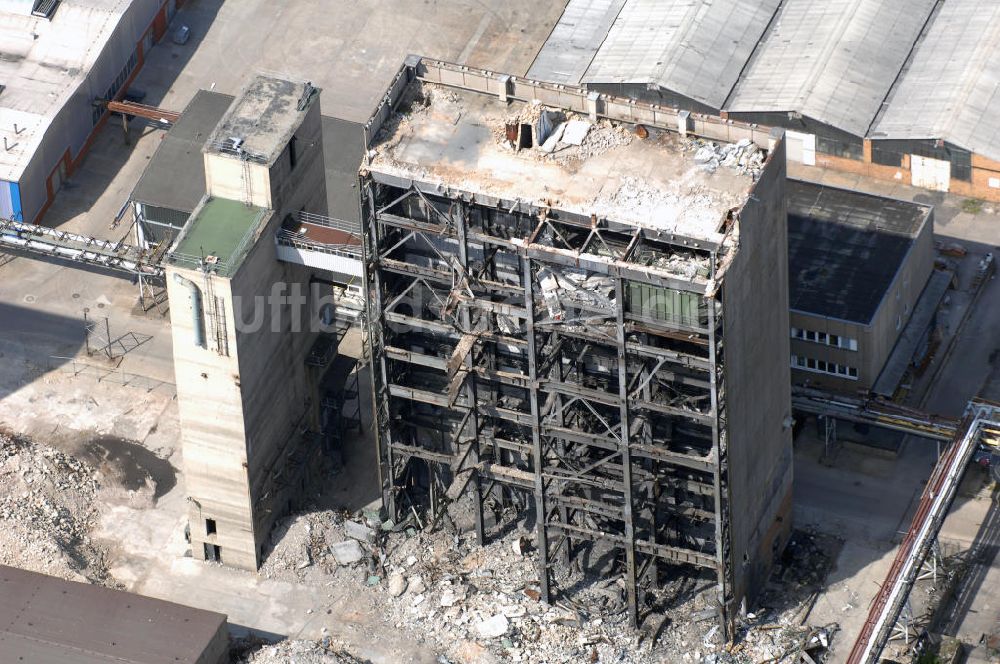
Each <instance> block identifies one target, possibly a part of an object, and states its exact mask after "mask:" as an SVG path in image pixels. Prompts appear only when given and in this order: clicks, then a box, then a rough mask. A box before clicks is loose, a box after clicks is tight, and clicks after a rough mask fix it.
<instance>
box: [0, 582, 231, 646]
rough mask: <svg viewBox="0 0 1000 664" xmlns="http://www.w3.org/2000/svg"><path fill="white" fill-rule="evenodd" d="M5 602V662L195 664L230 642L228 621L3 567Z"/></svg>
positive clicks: (0, 625) (1, 624)
mask: <svg viewBox="0 0 1000 664" xmlns="http://www.w3.org/2000/svg"><path fill="white" fill-rule="evenodd" d="M0 598H3V601H2V602H0V661H3V662H16V661H19V660H18V658H19V657H23V658H24V659H23V661H24V662H37V663H40V664H48V663H50V662H51V663H52V664H55V663H56V662H81V663H84V664H97V663H110V662H118V663H119V664H122V663H124V662H134V663H136V664H139V663H141V664H168V663H169V664H177V663H178V662H188V663H189V664H195V662H198V661H199V658H200V657H201V656H202V654H203V653H204V652H205V651H206V649H208V648H209V646H210V645H212V644H214V643H215V641H216V639H217V638H218V637H219V636H220V634H221V635H222V638H225V637H224V635H225V630H224V629H222V627H223V626H224V625H225V624H226V616H224V615H222V614H221V613H213V612H211V611H202V610H201V609H193V608H190V607H186V606H181V605H180V604H173V603H171V602H164V601H161V600H158V599H151V598H148V597H142V596H139V595H132V594H129V593H124V592H121V591H118V590H110V589H108V588H102V587H100V586H93V585H90V584H87V583H75V582H72V581H63V580H62V579H57V578H55V577H51V576H46V575H44V574H37V573H35V572H28V571H25V570H20V569H16V568H13V567H6V566H3V565H0ZM220 630H221V632H220Z"/></svg>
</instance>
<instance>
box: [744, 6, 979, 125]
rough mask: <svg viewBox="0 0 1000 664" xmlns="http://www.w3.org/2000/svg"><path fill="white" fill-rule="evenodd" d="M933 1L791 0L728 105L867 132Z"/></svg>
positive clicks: (779, 15) (783, 8) (748, 111)
mask: <svg viewBox="0 0 1000 664" xmlns="http://www.w3.org/2000/svg"><path fill="white" fill-rule="evenodd" d="M935 1H936V0H786V2H785V5H784V6H783V7H782V9H781V11H780V12H779V14H778V16H777V17H776V19H775V21H774V23H773V25H772V27H771V29H770V30H769V31H768V34H767V35H766V36H765V37H764V39H763V40H762V42H761V44H760V46H759V48H758V49H757V52H756V53H755V54H754V56H753V58H752V60H751V62H750V64H749V66H748V67H747V71H746V73H745V75H744V76H743V78H742V79H741V80H740V83H739V85H738V86H737V87H736V89H735V90H734V91H733V94H732V96H731V98H730V99H729V101H728V102H727V104H726V110H729V111H732V112H744V113H753V112H756V113H761V112H786V111H796V112H799V113H801V114H802V115H805V116H808V117H810V118H812V119H814V120H817V121H819V122H823V123H825V124H829V125H831V126H833V127H836V128H838V129H841V130H843V131H846V132H849V133H851V134H854V135H856V136H865V135H866V134H867V132H868V129H869V127H870V126H871V124H872V121H873V120H874V119H875V116H876V115H877V114H878V112H879V109H880V108H881V105H882V101H883V100H884V99H885V96H886V94H887V93H888V92H889V90H890V88H891V87H892V84H893V82H894V81H895V80H896V77H897V76H898V75H899V71H900V69H902V67H903V65H904V64H905V62H906V59H907V57H908V55H909V53H910V51H911V49H912V48H913V44H914V42H915V41H916V40H917V38H918V36H919V34H920V31H921V29H922V28H923V25H924V23H925V22H926V21H927V18H928V16H930V13H931V11H932V9H933V7H934V4H935ZM952 1H953V0H948V2H946V3H945V5H946V6H947V5H948V4H951V2H952ZM960 1H962V0H960ZM972 2H973V3H975V2H977V0H972ZM979 4H982V2H981V1H980V2H979Z"/></svg>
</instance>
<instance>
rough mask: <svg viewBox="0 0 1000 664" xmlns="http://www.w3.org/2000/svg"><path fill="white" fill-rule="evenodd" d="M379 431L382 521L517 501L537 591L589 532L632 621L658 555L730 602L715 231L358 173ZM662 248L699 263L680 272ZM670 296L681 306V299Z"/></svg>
mask: <svg viewBox="0 0 1000 664" xmlns="http://www.w3.org/2000/svg"><path fill="white" fill-rule="evenodd" d="M362 198H363V203H362V204H363V206H364V207H365V210H366V213H365V217H366V223H367V229H366V233H365V235H364V239H365V244H364V254H365V262H366V275H367V277H366V278H367V287H368V298H367V302H368V312H367V315H368V320H369V321H370V324H369V325H368V326H367V330H368V333H369V340H368V341H369V346H370V350H371V353H372V357H373V361H374V362H373V367H372V374H373V380H372V383H373V386H372V388H373V392H374V395H373V396H374V401H373V403H374V404H375V417H374V425H375V429H376V436H377V440H378V443H379V449H380V459H381V463H382V477H383V490H384V500H385V503H386V505H387V506H388V508H389V511H390V513H391V518H394V519H399V518H401V517H402V516H403V515H404V514H405V513H409V512H415V511H416V508H415V506H417V505H421V506H424V507H426V509H427V513H428V515H429V517H430V521H432V522H437V521H438V520H439V519H440V518H441V517H442V516H443V512H444V510H445V509H446V508H447V506H448V504H450V503H452V502H454V501H456V500H458V499H459V498H460V497H462V496H463V495H464V494H468V495H470V496H471V497H472V503H473V505H474V506H475V518H476V535H477V537H478V538H479V541H480V542H482V541H484V538H485V533H484V521H483V503H484V500H485V499H487V498H488V497H489V496H491V495H493V496H496V497H498V498H499V499H501V500H502V499H503V498H504V496H507V495H511V494H520V495H521V496H527V497H530V499H529V500H527V501H525V502H526V503H530V504H533V506H534V510H535V514H536V519H535V521H536V524H537V546H538V554H539V559H540V586H541V595H542V598H543V599H544V600H546V601H549V600H550V599H551V598H552V597H553V595H554V593H555V592H556V588H555V583H554V576H553V569H554V566H555V565H556V564H559V563H563V564H566V563H568V562H569V561H570V560H571V559H572V558H573V557H574V556H575V555H576V554H577V553H579V552H581V551H582V550H583V549H585V548H587V547H589V546H590V545H591V544H590V543H597V542H600V543H602V546H610V547H611V548H613V550H614V551H615V552H616V555H617V558H618V563H619V569H620V570H621V571H622V573H623V574H624V577H625V588H626V592H627V598H628V610H629V614H630V618H631V620H632V623H633V624H639V623H640V622H641V619H642V618H644V617H645V616H643V615H640V610H641V607H642V605H643V602H642V594H643V593H644V592H645V589H646V588H649V587H651V586H655V585H656V584H657V577H658V575H657V565H658V564H660V563H661V562H667V563H670V564H683V565H689V566H694V567H697V568H702V569H705V570H710V573H711V574H713V575H714V576H715V577H716V578H717V581H718V588H719V596H718V609H719V616H720V619H722V623H723V625H726V624H727V623H728V622H729V621H730V620H731V619H732V618H733V617H734V613H735V607H734V606H733V603H734V600H733V592H732V588H733V579H732V567H733V566H732V561H731V560H730V558H731V552H730V545H729V543H730V536H729V532H728V529H729V524H730V515H729V489H728V481H729V477H728V464H727V441H726V433H725V432H726V426H725V418H726V408H725V397H724V393H725V384H724V380H723V376H724V372H723V363H724V358H723V350H722V347H721V332H722V315H721V312H722V307H721V302H720V296H718V295H715V294H713V293H712V289H711V288H709V287H708V284H709V283H710V280H714V279H715V278H716V277H717V276H718V273H717V269H718V267H719V266H720V264H722V263H724V260H723V254H724V253H725V252H724V251H723V250H722V248H721V247H720V246H718V245H715V244H713V243H711V242H706V241H704V240H695V239H692V238H684V237H681V236H678V235H670V236H669V237H663V236H661V235H660V234H659V233H657V232H655V231H652V232H651V231H647V230H642V229H639V228H636V227H634V226H623V225H616V224H615V223H613V222H609V221H606V220H597V219H596V218H574V217H573V215H569V214H565V213H560V214H559V215H558V218H556V216H554V215H553V216H550V215H549V213H548V211H546V210H544V209H543V210H536V209H533V208H530V207H529V206H525V205H519V204H517V203H514V204H513V205H512V204H511V203H510V202H504V203H503V204H499V202H498V204H495V205H490V204H479V203H476V202H472V201H469V200H465V199H464V198H463V196H462V195H461V193H459V192H456V193H451V194H448V193H445V194H442V193H440V192H437V191H434V190H433V189H432V188H431V187H429V186H428V187H425V188H423V187H421V186H420V185H419V183H413V182H411V183H409V184H408V185H407V184H404V183H400V182H398V181H395V180H394V179H393V178H392V177H391V176H384V175H380V174H378V173H371V174H368V175H367V177H363V178H362ZM666 257H683V258H684V260H685V261H687V262H690V263H693V264H696V265H699V266H705V267H706V268H707V269H706V270H705V272H707V274H706V275H705V277H701V276H695V277H693V278H690V279H688V278H682V277H679V276H677V275H675V274H672V273H671V272H670V271H668V270H666V269H662V268H660V267H657V265H658V264H659V262H660V260H661V259H664V258H666ZM678 302H683V303H684V304H683V305H677V303H678Z"/></svg>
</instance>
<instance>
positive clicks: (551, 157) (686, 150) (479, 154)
mask: <svg viewBox="0 0 1000 664" xmlns="http://www.w3.org/2000/svg"><path fill="white" fill-rule="evenodd" d="M583 94H586V93H583ZM546 109H550V110H551V111H552V112H553V113H554V115H553V116H550V117H551V119H552V123H551V125H552V127H553V128H554V129H555V134H554V136H556V138H559V137H560V136H561V139H560V140H559V141H558V142H556V141H554V140H553V141H552V142H551V146H550V147H552V149H553V151H552V152H551V153H549V152H546V151H544V149H542V148H539V147H532V148H525V149H521V150H515V148H513V147H511V145H510V143H509V141H508V139H507V133H506V132H507V129H506V128H507V126H508V125H511V126H513V127H514V128H515V134H516V131H517V129H516V128H517V127H518V126H520V125H521V124H522V123H523V124H529V125H531V126H535V125H536V124H537V122H538V119H539V116H540V115H541V113H542V112H543V111H545V110H546ZM560 128H561V129H560ZM560 131H562V133H561V134H560V133H559V132H560ZM581 138H582V140H581ZM575 142H580V143H581V144H580V145H573V144H571V143H575ZM702 143H703V142H702V141H697V140H693V139H685V138H682V137H680V136H678V135H677V134H675V133H673V132H668V131H662V130H656V129H652V128H650V129H648V136H647V137H646V138H640V137H639V136H637V135H636V133H635V127H634V125H630V124H624V123H616V122H612V121H610V120H608V119H601V120H599V121H598V122H597V123H592V122H590V120H589V119H588V118H587V116H579V115H576V114H574V113H572V112H569V111H563V110H561V109H557V108H554V107H546V106H543V105H541V104H533V103H525V102H520V101H512V102H510V103H509V104H508V103H506V102H502V101H500V100H499V99H498V98H497V97H496V96H495V95H488V94H484V93H477V92H470V91H467V90H461V89H456V88H450V87H446V86H442V85H439V84H435V83H427V82H422V81H420V80H419V79H416V80H413V81H412V82H410V83H409V84H408V87H407V89H406V90H404V91H403V93H402V97H401V99H400V103H399V104H398V105H397V110H396V111H395V112H394V113H393V115H392V116H391V117H390V118H389V119H388V120H386V121H385V122H383V123H382V125H381V128H380V129H379V130H378V131H377V133H376V135H375V137H374V139H373V140H372V141H371V144H370V148H371V149H370V151H369V153H368V165H367V167H368V168H369V169H370V170H371V171H373V172H378V173H383V174H386V175H389V176H395V177H397V178H401V179H404V180H417V181H421V182H424V183H428V184H431V185H435V186H439V187H442V188H452V189H456V188H457V189H461V190H463V191H466V192H469V193H472V194H480V195H483V196H490V197H494V198H498V199H501V200H505V201H521V202H523V203H529V204H533V205H536V206H539V207H550V208H553V209H558V210H563V211H565V212H570V213H576V214H580V215H584V216H590V215H596V216H597V217H601V218H606V219H608V220H610V221H614V222H619V223H622V224H627V225H631V226H637V227H645V228H655V229H657V230H661V231H667V232H675V233H678V234H683V235H685V236H688V237H692V238H698V239H704V240H713V241H717V240H719V239H720V238H721V236H720V234H719V230H720V228H721V226H722V224H723V221H724V219H725V217H726V214H727V212H728V211H730V210H732V209H736V208H740V207H741V206H742V205H743V203H744V202H745V201H746V199H747V197H748V191H749V189H750V188H751V187H752V186H753V183H754V177H755V176H754V173H753V170H752V169H751V170H744V169H741V168H740V167H739V166H737V165H736V164H735V163H732V164H730V165H727V164H726V163H725V162H723V163H721V164H720V162H719V160H714V159H713V158H712V155H711V154H706V153H705V152H704V151H701V147H702ZM741 149H745V150H746V151H747V152H746V153H745V154H746V155H747V156H748V157H749V156H752V157H753V159H751V161H753V162H755V163H757V161H758V160H759V162H762V161H763V159H764V153H763V151H761V150H760V149H759V148H757V147H756V146H754V145H752V144H750V142H749V141H746V143H745V144H744V145H743V146H742V148H741ZM705 150H708V152H709V153H711V152H712V150H711V149H710V148H705ZM734 161H735V160H734ZM759 168H760V167H759V166H758V167H757V172H759Z"/></svg>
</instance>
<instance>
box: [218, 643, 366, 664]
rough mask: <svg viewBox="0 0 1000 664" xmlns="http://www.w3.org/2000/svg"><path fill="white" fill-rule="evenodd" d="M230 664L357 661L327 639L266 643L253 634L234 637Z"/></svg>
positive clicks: (358, 661) (358, 663) (345, 663)
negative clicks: (246, 636) (244, 636)
mask: <svg viewBox="0 0 1000 664" xmlns="http://www.w3.org/2000/svg"><path fill="white" fill-rule="evenodd" d="M229 652H230V661H231V662H232V663H233V664H289V662H294V663H295V664H361V662H362V661H363V660H361V659H358V658H356V657H354V656H352V655H350V654H348V653H346V652H344V651H343V650H341V649H340V648H339V647H338V646H335V645H334V644H333V643H331V642H330V640H329V639H328V638H327V639H324V640H323V641H319V642H317V641H282V642H280V643H274V644H271V643H266V642H264V641H262V640H260V639H255V638H253V637H249V638H244V639H236V640H235V641H234V642H233V643H232V645H231V646H230V649H229Z"/></svg>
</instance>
